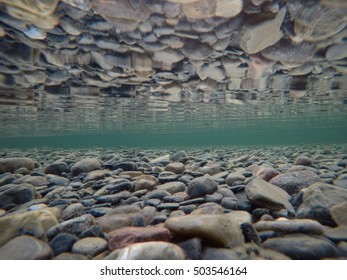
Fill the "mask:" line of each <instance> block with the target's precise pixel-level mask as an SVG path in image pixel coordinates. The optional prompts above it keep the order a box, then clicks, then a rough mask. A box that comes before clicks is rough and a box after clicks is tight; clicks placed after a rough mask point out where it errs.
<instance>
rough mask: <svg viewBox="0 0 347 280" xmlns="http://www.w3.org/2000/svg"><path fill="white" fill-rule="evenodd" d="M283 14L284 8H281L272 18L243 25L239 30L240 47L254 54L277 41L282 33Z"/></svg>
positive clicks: (284, 12)
mask: <svg viewBox="0 0 347 280" xmlns="http://www.w3.org/2000/svg"><path fill="white" fill-rule="evenodd" d="M285 15H286V8H282V9H281V10H280V11H279V12H278V13H277V15H276V17H275V18H274V19H271V20H267V21H264V22H261V23H258V24H256V25H244V26H243V27H242V29H241V31H240V47H241V48H242V49H243V50H244V51H246V52H247V53H249V54H254V53H258V52H260V51H262V50H263V49H265V48H267V47H269V46H272V45H274V44H275V43H277V42H278V41H279V40H280V39H281V37H282V35H283V34H282V31H281V25H282V22H283V20H284V17H285Z"/></svg>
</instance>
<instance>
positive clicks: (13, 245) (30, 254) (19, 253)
mask: <svg viewBox="0 0 347 280" xmlns="http://www.w3.org/2000/svg"><path fill="white" fill-rule="evenodd" d="M52 256H53V252H52V249H51V248H50V247H49V246H48V245H47V244H46V243H45V242H43V241H42V240H40V239H37V238H35V237H32V236H28V235H22V236H18V237H15V238H14V239H12V240H11V241H9V242H8V243H6V244H5V245H4V246H2V247H1V248H0V260H47V259H51V258H52Z"/></svg>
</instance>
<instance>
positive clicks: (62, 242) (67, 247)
mask: <svg viewBox="0 0 347 280" xmlns="http://www.w3.org/2000/svg"><path fill="white" fill-rule="evenodd" d="M77 241H78V237H77V236H76V235H73V234H71V233H64V232H63V233H59V234H58V235H57V236H56V237H54V238H53V239H52V241H51V242H49V246H51V248H52V250H53V252H54V255H55V256H58V255H60V254H62V253H65V252H70V251H71V249H72V246H73V244H75V243H76V242H77Z"/></svg>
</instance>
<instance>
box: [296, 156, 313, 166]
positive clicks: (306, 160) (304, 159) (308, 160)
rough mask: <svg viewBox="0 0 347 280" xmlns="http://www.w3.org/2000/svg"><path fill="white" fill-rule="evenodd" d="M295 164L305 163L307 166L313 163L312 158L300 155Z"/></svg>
mask: <svg viewBox="0 0 347 280" xmlns="http://www.w3.org/2000/svg"><path fill="white" fill-rule="evenodd" d="M294 164H295V165H305V166H311V165H312V159H311V158H309V157H307V156H299V157H297V158H296V159H295V161H294Z"/></svg>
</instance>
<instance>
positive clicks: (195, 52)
mask: <svg viewBox="0 0 347 280" xmlns="http://www.w3.org/2000/svg"><path fill="white" fill-rule="evenodd" d="M181 51H182V52H183V53H184V54H185V55H186V56H187V57H188V58H189V59H190V60H205V59H206V58H208V57H209V56H211V55H212V54H213V49H212V48H211V47H210V46H209V45H207V44H202V43H201V42H200V41H198V40H192V39H187V40H185V42H184V46H183V48H182V49H181Z"/></svg>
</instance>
